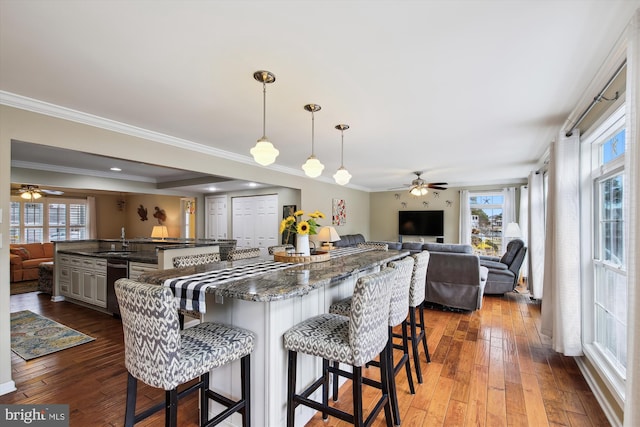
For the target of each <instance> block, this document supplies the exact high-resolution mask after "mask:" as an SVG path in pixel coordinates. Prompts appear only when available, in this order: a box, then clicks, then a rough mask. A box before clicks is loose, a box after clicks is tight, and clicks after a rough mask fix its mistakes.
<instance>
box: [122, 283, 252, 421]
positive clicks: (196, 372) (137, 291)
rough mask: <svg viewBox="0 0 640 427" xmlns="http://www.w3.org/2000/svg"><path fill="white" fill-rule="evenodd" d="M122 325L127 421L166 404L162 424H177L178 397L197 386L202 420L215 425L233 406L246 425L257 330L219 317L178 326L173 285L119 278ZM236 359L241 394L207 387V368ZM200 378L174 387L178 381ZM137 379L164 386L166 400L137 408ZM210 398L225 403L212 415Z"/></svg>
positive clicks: (160, 386)
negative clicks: (219, 320) (226, 393)
mask: <svg viewBox="0 0 640 427" xmlns="http://www.w3.org/2000/svg"><path fill="white" fill-rule="evenodd" d="M115 291H116V297H117V298H118V303H119V304H120V315H121V317H122V328H123V330H124V347H125V353H124V354H125V367H126V368H127V371H128V379H127V405H126V410H125V422H124V424H125V426H127V427H129V426H133V425H134V424H135V423H137V422H139V421H141V420H143V419H145V418H147V417H149V416H150V415H152V414H154V413H155V412H157V411H159V410H161V409H162V408H164V409H165V425H166V426H171V427H175V426H177V425H178V399H179V398H181V397H183V396H185V395H187V394H189V393H191V392H194V391H196V390H200V426H213V425H217V424H219V423H221V422H222V421H223V420H224V419H226V418H227V417H229V416H230V415H231V414H233V413H235V412H240V414H242V425H243V427H248V426H249V425H250V420H251V413H250V404H249V396H250V355H251V352H252V351H253V348H254V342H255V335H254V333H253V332H251V331H247V330H245V329H241V328H237V327H234V326H229V325H224V324H220V323H210V322H205V323H201V324H199V325H197V326H194V327H192V328H188V329H186V330H184V331H181V330H180V326H179V322H178V309H177V306H176V302H175V298H174V296H173V293H172V292H171V289H169V288H168V287H165V286H158V285H151V284H147V283H139V282H136V281H134V280H129V279H120V280H118V281H116V283H115ZM235 360H240V376H241V391H240V393H241V398H240V399H239V400H238V401H233V400H231V399H229V398H228V397H226V396H222V395H220V394H218V393H216V392H214V391H213V390H210V389H209V372H210V371H211V370H212V369H214V368H217V367H220V366H222V365H225V364H228V363H231V362H233V361H235ZM198 377H199V381H198V382H197V383H196V384H194V385H191V386H190V387H188V388H187V389H185V390H183V391H181V392H178V386H179V385H181V384H184V383H186V382H188V381H191V380H193V379H194V378H198ZM138 381H142V382H144V383H145V384H148V385H150V386H152V387H156V388H162V389H164V390H166V402H163V403H159V404H157V405H155V406H153V407H152V408H149V409H147V410H145V411H143V412H141V413H139V414H136V413H135V410H136V396H137V385H138ZM209 399H212V400H214V401H216V402H218V403H220V404H222V405H224V406H226V407H227V409H225V410H224V411H222V412H221V413H220V414H218V415H216V416H215V417H213V418H212V419H208V416H209Z"/></svg>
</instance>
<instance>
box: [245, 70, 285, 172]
mask: <svg viewBox="0 0 640 427" xmlns="http://www.w3.org/2000/svg"><path fill="white" fill-rule="evenodd" d="M253 78H254V79H256V80H257V81H259V82H261V83H262V138H260V139H259V140H258V142H257V143H256V146H255V147H253V148H252V149H251V150H250V153H251V155H252V156H253V160H255V161H256V162H257V163H259V164H261V165H262V166H269V165H270V164H271V163H273V162H275V161H276V157H278V154H280V151H278V149H276V148H275V147H274V146H273V144H272V143H271V142H270V141H269V139H268V138H267V135H266V131H265V129H266V121H267V118H266V117H267V83H273V82H275V81H276V76H275V75H274V74H273V73H272V72H270V71H264V70H260V71H256V72H255V73H253Z"/></svg>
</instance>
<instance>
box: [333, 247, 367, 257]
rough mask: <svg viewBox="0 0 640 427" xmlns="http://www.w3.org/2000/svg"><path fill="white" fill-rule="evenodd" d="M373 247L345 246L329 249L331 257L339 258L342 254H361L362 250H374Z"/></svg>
mask: <svg viewBox="0 0 640 427" xmlns="http://www.w3.org/2000/svg"><path fill="white" fill-rule="evenodd" d="M372 250H373V249H372V248H353V247H350V246H349V247H345V248H337V249H333V250H330V251H329V256H330V257H331V258H338V257H341V256H347V255H353V254H360V253H362V252H368V251H372Z"/></svg>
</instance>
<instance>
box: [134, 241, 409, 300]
mask: <svg viewBox="0 0 640 427" xmlns="http://www.w3.org/2000/svg"><path fill="white" fill-rule="evenodd" d="M407 255H409V251H387V252H383V251H367V252H362V253H357V254H353V255H347V256H342V257H337V258H331V259H330V260H329V261H325V262H318V263H311V264H296V265H295V266H292V267H290V268H287V269H284V270H279V271H275V272H271V273H265V274H261V275H258V276H253V277H249V278H246V279H239V280H237V281H234V282H227V283H223V284H220V285H217V286H216V287H210V288H208V289H207V292H209V293H215V294H216V295H220V296H223V297H228V298H236V299H242V300H247V301H259V302H268V301H277V300H283V299H288V298H293V297H298V296H303V295H306V294H308V293H309V292H310V291H312V290H314V289H318V288H321V287H323V286H327V285H331V284H332V283H335V282H338V281H340V280H342V279H345V278H347V277H349V276H351V275H353V274H357V273H359V272H362V271H365V270H367V269H370V268H373V267H377V266H381V265H385V264H387V263H388V262H390V261H393V260H395V259H399V258H403V257H405V256H407ZM267 259H272V258H271V257H269V258H267ZM256 260H257V259H256V258H254V259H248V260H239V261H233V262H229V261H222V262H217V263H212V264H206V265H198V266H194V267H185V268H173V269H170V270H161V271H153V272H147V273H143V274H142V275H141V276H140V277H139V278H138V280H139V281H141V282H146V283H155V284H159V285H160V284H164V282H165V280H167V279H172V278H175V277H181V276H188V275H191V274H196V273H203V272H206V271H211V270H217V269H222V268H230V267H234V266H239V265H245V264H250V263H255V262H256Z"/></svg>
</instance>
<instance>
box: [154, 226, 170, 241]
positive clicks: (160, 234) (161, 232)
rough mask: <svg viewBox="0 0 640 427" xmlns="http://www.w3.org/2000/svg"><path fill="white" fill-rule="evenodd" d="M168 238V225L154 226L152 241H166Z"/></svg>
mask: <svg viewBox="0 0 640 427" xmlns="http://www.w3.org/2000/svg"><path fill="white" fill-rule="evenodd" d="M166 237H169V231H168V230H167V226H166V225H154V226H153V230H151V238H152V239H160V240H164V239H165V238H166Z"/></svg>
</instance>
